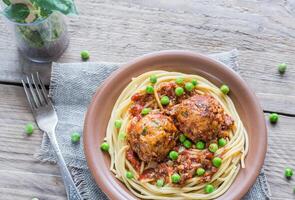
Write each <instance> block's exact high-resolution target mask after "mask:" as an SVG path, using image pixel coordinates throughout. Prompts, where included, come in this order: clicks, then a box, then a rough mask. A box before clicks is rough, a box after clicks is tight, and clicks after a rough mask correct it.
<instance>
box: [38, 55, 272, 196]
mask: <svg viewBox="0 0 295 200" xmlns="http://www.w3.org/2000/svg"><path fill="white" fill-rule="evenodd" d="M210 56H211V57H212V58H214V59H217V60H219V61H221V62H223V63H224V64H226V65H227V66H228V67H230V68H232V69H234V70H235V71H238V64H237V56H238V52H237V50H233V51H230V52H223V53H218V54H212V55H210ZM119 67H120V64H118V63H104V62H99V63H90V62H83V63H65V64H60V63H53V65H52V73H51V82H50V91H49V95H50V96H51V98H52V101H53V104H54V106H55V109H56V112H57V115H58V119H59V121H58V124H57V128H56V137H57V142H58V144H59V147H60V149H61V152H62V155H63V156H64V158H65V161H66V163H67V165H68V167H69V168H70V170H71V173H72V175H73V178H74V181H75V183H76V185H77V187H78V190H79V191H80V193H81V195H82V196H83V198H85V199H91V200H96V199H107V197H106V195H105V194H104V193H103V192H102V191H101V190H100V189H99V187H98V186H97V185H96V183H95V181H94V180H93V178H92V176H91V174H90V171H89V169H88V168H87V163H86V160H85V156H84V152H83V123H84V117H85V113H86V110H87V107H88V104H89V103H90V101H91V98H92V95H93V94H94V92H95V91H96V89H97V88H98V87H99V86H100V84H101V83H102V82H103V81H104V80H105V79H106V78H107V77H108V76H109V75H110V74H111V73H112V72H113V71H115V70H116V69H117V68H119ZM74 131H76V132H79V133H81V135H82V137H81V141H80V143H78V144H73V143H72V142H71V137H70V135H71V133H72V132H74ZM36 157H37V158H38V159H39V160H41V161H51V162H55V153H54V152H53V149H52V147H51V144H50V141H49V139H48V137H47V136H46V135H44V137H43V141H42V144H41V149H40V151H39V152H38V153H36ZM269 198H270V190H269V186H268V183H267V180H266V177H265V174H264V172H263V170H262V171H261V173H260V175H259V176H258V178H257V181H256V183H255V184H254V186H253V187H252V188H251V189H250V190H249V192H248V193H247V195H245V197H244V198H243V199H245V200H254V199H260V200H263V199H269Z"/></svg>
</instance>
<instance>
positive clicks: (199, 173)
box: [196, 167, 205, 176]
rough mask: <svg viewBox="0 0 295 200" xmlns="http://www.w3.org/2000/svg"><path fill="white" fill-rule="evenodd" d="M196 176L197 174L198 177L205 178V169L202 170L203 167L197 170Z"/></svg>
mask: <svg viewBox="0 0 295 200" xmlns="http://www.w3.org/2000/svg"><path fill="white" fill-rule="evenodd" d="M196 174H197V175H198V176H203V175H204V174H205V169H204V168H202V167H199V168H198V169H197V171H196Z"/></svg>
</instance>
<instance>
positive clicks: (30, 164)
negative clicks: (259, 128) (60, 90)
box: [0, 85, 295, 200]
mask: <svg viewBox="0 0 295 200" xmlns="http://www.w3.org/2000/svg"><path fill="white" fill-rule="evenodd" d="M0 96H1V98H0V119H1V120H0V126H1V127H2V128H1V129H0V177H1V179H0V193H1V195H4V197H7V198H5V199H11V200H12V199H24V198H27V199H29V198H28V197H31V196H30V195H32V196H34V195H41V196H38V197H44V198H46V199H47V198H48V199H64V198H65V193H64V190H63V187H62V180H61V179H60V177H59V171H58V169H57V167H56V166H54V165H50V164H44V163H43V164H42V163H39V162H38V161H36V160H35V159H34V158H33V154H34V152H35V151H36V150H37V149H38V148H39V143H40V140H41V134H40V132H38V131H36V132H35V133H34V134H33V135H32V136H30V137H27V136H25V135H24V133H23V127H24V125H25V124H26V123H27V122H32V121H33V117H32V115H31V113H30V110H29V108H28V105H27V103H26V99H25V95H24V92H23V89H22V87H19V86H7V85H0ZM294 120H295V117H286V116H280V120H279V122H278V124H276V125H275V126H274V125H271V124H270V123H269V122H268V114H266V121H267V126H268V132H269V140H268V143H269V146H268V153H267V157H266V160H265V170H266V174H267V178H268V180H269V184H270V186H271V191H272V195H273V199H292V198H293V193H292V190H293V186H294V185H295V182H294V180H291V182H288V181H286V179H285V178H284V176H283V173H284V167H286V166H291V167H294V166H295V160H294V159H292V158H293V152H294V151H295V146H294V144H293V143H294V140H295V135H294V134H293V133H294ZM20 180H21V181H20ZM19 182H20V183H19ZM16 193H17V196H13V195H14V194H16ZM41 199H43V198H41Z"/></svg>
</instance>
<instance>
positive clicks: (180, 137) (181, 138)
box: [179, 134, 186, 143]
mask: <svg viewBox="0 0 295 200" xmlns="http://www.w3.org/2000/svg"><path fill="white" fill-rule="evenodd" d="M185 140H186V136H185V135H184V134H181V135H180V136H179V141H180V142H181V143H183V142H184V141H185Z"/></svg>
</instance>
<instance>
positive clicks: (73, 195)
mask: <svg viewBox="0 0 295 200" xmlns="http://www.w3.org/2000/svg"><path fill="white" fill-rule="evenodd" d="M47 135H48V137H49V139H50V142H51V144H52V147H53V149H54V151H55V153H56V155H57V164H58V166H59V170H60V173H61V177H62V179H63V182H64V185H65V188H66V192H67V196H68V200H82V197H81V195H80V193H79V191H78V190H77V187H76V185H75V183H74V181H73V178H72V176H71V174H70V172H69V170H68V168H67V165H66V162H65V160H64V158H63V156H62V154H61V151H60V148H59V147H58V144H57V140H56V136H55V131H54V130H53V131H51V132H49V133H47Z"/></svg>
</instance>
